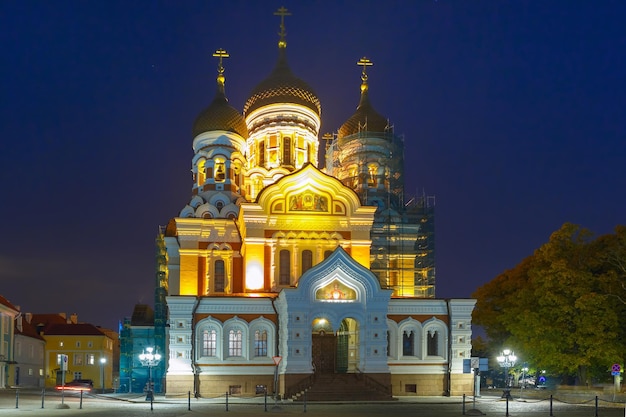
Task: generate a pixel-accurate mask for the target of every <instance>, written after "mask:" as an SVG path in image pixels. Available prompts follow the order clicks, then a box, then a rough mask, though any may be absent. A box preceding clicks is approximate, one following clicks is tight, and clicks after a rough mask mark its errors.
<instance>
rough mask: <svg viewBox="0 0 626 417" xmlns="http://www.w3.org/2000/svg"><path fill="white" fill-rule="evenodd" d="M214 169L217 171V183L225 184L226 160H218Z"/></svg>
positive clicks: (215, 175)
mask: <svg viewBox="0 0 626 417" xmlns="http://www.w3.org/2000/svg"><path fill="white" fill-rule="evenodd" d="M214 169H215V174H214V175H213V176H214V177H215V181H216V182H223V181H224V180H225V179H226V167H225V165H224V160H223V159H216V160H215V168H214Z"/></svg>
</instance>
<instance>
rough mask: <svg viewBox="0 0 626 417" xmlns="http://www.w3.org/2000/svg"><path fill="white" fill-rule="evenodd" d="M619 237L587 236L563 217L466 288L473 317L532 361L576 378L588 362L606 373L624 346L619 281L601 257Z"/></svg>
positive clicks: (588, 369) (584, 375)
mask: <svg viewBox="0 0 626 417" xmlns="http://www.w3.org/2000/svg"><path fill="white" fill-rule="evenodd" d="M620 230H621V229H620ZM621 231H622V232H624V233H623V234H622V235H621V237H622V238H623V237H624V235H626V231H623V230H621ZM625 241H626V240H625V239H620V238H619V235H617V234H616V235H610V236H604V237H601V238H599V239H596V240H593V239H592V235H591V233H590V232H589V231H588V230H586V229H582V228H580V227H579V226H576V225H573V224H570V223H566V224H564V225H563V226H562V227H561V228H560V229H559V230H557V231H556V232H554V233H553V234H552V236H551V237H550V240H549V241H548V242H547V243H546V244H544V245H543V246H541V247H540V248H539V249H537V250H536V251H535V253H534V254H533V255H532V256H531V257H529V258H527V259H524V260H523V261H522V262H521V263H520V264H519V265H518V266H516V267H515V268H514V269H512V270H509V271H506V272H504V273H503V274H501V275H499V276H498V277H496V278H495V279H494V280H492V281H491V282H489V283H487V284H485V285H484V286H482V287H481V288H479V289H478V290H477V291H476V292H475V293H474V295H473V296H474V297H475V298H476V299H477V304H476V311H475V315H474V319H475V322H476V324H478V325H481V326H483V327H484V328H485V332H486V334H487V336H488V337H489V338H490V340H491V341H492V342H493V343H497V344H500V345H503V344H506V345H507V346H509V347H512V348H514V349H515V350H516V352H517V353H518V355H521V356H523V358H524V360H525V361H528V362H531V363H533V365H535V366H537V367H538V368H541V369H547V370H549V371H550V372H552V373H554V374H561V375H563V376H577V378H578V381H580V382H583V383H586V382H588V381H589V378H590V377H591V376H593V374H594V371H596V370H600V371H601V372H603V374H604V375H607V374H608V373H607V372H608V368H609V367H610V365H611V364H612V363H615V362H616V361H620V359H621V358H622V352H623V351H624V347H625V345H624V342H623V340H624V338H623V336H624V332H623V325H622V324H621V323H620V317H624V315H623V314H624V312H625V309H624V307H625V306H626V304H624V303H622V302H620V300H625V299H626V298H620V297H624V294H625V291H624V288H623V286H622V285H621V283H624V282H625V281H624V280H623V279H622V281H621V283H620V282H619V278H620V274H619V267H618V266H615V265H613V264H611V263H610V262H609V259H614V257H615V256H618V257H619V254H620V248H619V244H620V243H621V244H623V243H624V242H625ZM621 253H622V254H623V253H624V251H622V252H621ZM619 259H621V260H624V259H626V258H619ZM621 277H622V278H623V273H622V275H621ZM618 291H620V293H619V294H616V292H618Z"/></svg>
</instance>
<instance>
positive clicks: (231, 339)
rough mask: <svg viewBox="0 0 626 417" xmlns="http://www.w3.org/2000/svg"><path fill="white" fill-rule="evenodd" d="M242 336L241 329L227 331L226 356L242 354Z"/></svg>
mask: <svg viewBox="0 0 626 417" xmlns="http://www.w3.org/2000/svg"><path fill="white" fill-rule="evenodd" d="M242 345H243V336H242V334H241V330H231V331H230V332H228V356H242Z"/></svg>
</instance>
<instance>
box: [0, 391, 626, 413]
mask: <svg viewBox="0 0 626 417" xmlns="http://www.w3.org/2000/svg"><path fill="white" fill-rule="evenodd" d="M63 403H64V404H65V405H66V406H68V407H69V408H58V407H59V406H60V405H61V396H60V395H58V393H46V396H45V397H44V408H42V407H41V406H42V397H41V393H37V392H34V391H23V392H20V393H19V397H17V398H16V395H15V391H14V390H0V416H23V417H31V416H46V417H47V416H53V417H54V416H78V415H80V416H88V417H100V416H102V417H104V416H124V417H143V416H162V417H181V416H196V415H210V416H221V417H249V416H262V415H264V414H266V415H267V414H277V413H279V414H285V415H297V414H299V415H305V416H310V417H318V416H319V417H322V416H324V417H334V416H337V417H357V416H359V417H361V416H388V415H393V416H394V417H404V416H407V417H408V416H411V417H412V416H419V417H447V416H462V415H463V411H464V407H463V399H462V398H461V397H452V398H447V397H410V398H409V397H402V398H398V399H397V401H393V402H387V403H379V402H372V403H307V404H306V408H305V406H304V404H302V403H291V402H289V403H287V402H286V403H276V404H274V402H273V401H271V400H268V403H267V405H266V404H265V402H264V399H263V398H251V399H243V398H231V399H229V403H228V410H227V409H226V401H225V398H214V399H198V400H196V399H191V401H190V402H188V400H187V399H186V398H184V399H175V400H172V399H165V398H164V397H158V396H157V397H156V401H155V402H154V403H153V404H152V408H153V409H152V410H151V409H150V407H151V404H150V402H149V401H148V402H146V401H145V399H144V397H143V396H137V395H134V396H128V395H126V396H116V395H114V394H106V395H92V394H86V395H84V396H83V399H82V408H81V400H80V396H79V395H78V394H68V395H66V396H65V397H64V399H63ZM16 405H17V408H16ZM190 408H191V409H190ZM266 410H267V411H266ZM465 414H466V415H469V416H472V415H474V416H475V415H489V416H490V417H491V416H502V417H506V416H507V403H506V401H504V400H502V399H500V398H498V397H495V396H493V397H485V396H483V397H481V398H478V399H477V400H476V402H475V403H473V402H472V400H471V398H469V399H468V400H467V401H466V403H465ZM508 415H509V416H511V417H515V416H519V417H535V416H538V417H539V416H545V417H549V416H550V401H549V400H548V399H544V400H527V401H520V400H514V401H510V402H509V404H508ZM552 415H553V416H557V417H558V416H567V417H570V416H571V417H579V416H580V417H595V416H596V415H597V416H598V417H618V416H619V417H623V416H624V415H625V413H624V405H623V404H617V403H600V404H599V407H598V408H597V414H596V407H595V401H589V402H586V403H584V404H565V403H562V402H559V401H553V403H552Z"/></svg>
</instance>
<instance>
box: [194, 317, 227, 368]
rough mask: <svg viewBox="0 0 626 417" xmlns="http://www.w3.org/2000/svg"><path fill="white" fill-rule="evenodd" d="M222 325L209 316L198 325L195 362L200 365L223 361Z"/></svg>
mask: <svg viewBox="0 0 626 417" xmlns="http://www.w3.org/2000/svg"><path fill="white" fill-rule="evenodd" d="M222 334H223V327H222V323H221V322H220V321H218V320H216V319H214V318H213V317H211V316H209V317H207V318H205V319H202V320H200V321H199V322H198V324H196V340H195V343H196V349H195V360H196V361H197V362H199V363H209V362H216V361H221V360H222V359H223V349H222V348H223V343H221V341H222V339H223V336H222Z"/></svg>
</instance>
